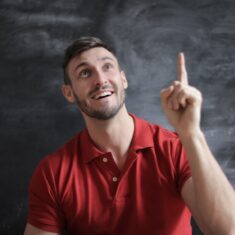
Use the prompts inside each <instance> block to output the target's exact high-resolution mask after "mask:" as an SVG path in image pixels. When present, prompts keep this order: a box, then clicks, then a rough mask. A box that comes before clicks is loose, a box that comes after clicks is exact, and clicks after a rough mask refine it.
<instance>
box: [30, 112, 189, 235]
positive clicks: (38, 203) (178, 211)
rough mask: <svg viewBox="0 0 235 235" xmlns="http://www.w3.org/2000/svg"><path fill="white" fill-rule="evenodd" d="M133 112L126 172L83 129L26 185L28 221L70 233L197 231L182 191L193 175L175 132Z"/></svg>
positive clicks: (170, 234) (179, 234) (176, 234)
mask: <svg viewBox="0 0 235 235" xmlns="http://www.w3.org/2000/svg"><path fill="white" fill-rule="evenodd" d="M132 117H133V119H134V123H135V131H134V136H133V140H132V143H131V146H130V149H129V154H128V157H127V160H126V163H125V166H124V169H123V170H122V171H120V170H119V169H118V167H117V166H116V164H115V162H114V160H113V158H112V154H111V153H109V152H102V151H100V150H99V149H97V148H96V147H95V146H94V144H93V143H92V141H91V139H90V137H89V135H88V132H87V130H86V129H85V130H83V131H82V132H80V133H79V134H78V135H77V136H76V137H75V138H73V139H72V140H70V141H69V142H68V143H67V144H65V145H64V146H63V147H62V148H60V149H59V150H58V151H56V152H55V153H53V154H50V155H49V156H47V157H46V158H44V159H43V160H42V161H41V162H40V164H39V165H38V167H37V169H36V171H35V173H34V175H33V177H32V180H31V184H30V189H29V216H28V222H29V223H30V224H32V225H34V226H36V227H37V228H39V229H42V230H45V231H49V232H61V231H62V230H63V229H66V230H67V231H68V232H69V234H71V235H76V234H79V235H95V234H97V235H98V234H99V235H127V234H128V235H130V234H135V235H142V234H147V235H189V234H191V233H192V232H191V226H190V213H189V210H188V209H187V207H186V206H185V204H184V202H183V200H182V198H181V195H180V192H181V188H182V186H183V184H184V182H185V181H186V180H187V179H188V178H189V177H190V176H191V173H190V169H189V165H188V162H187V157H186V155H185V151H184V149H183V148H182V145H181V143H180V141H179V139H178V137H177V135H176V134H174V133H172V132H169V131H167V130H165V129H163V128H161V127H159V126H156V125H152V124H150V123H148V122H146V121H144V120H142V119H139V118H137V117H135V116H132Z"/></svg>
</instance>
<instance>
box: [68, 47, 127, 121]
mask: <svg viewBox="0 0 235 235" xmlns="http://www.w3.org/2000/svg"><path fill="white" fill-rule="evenodd" d="M67 72H68V75H69V77H70V80H71V85H67V86H69V89H71V94H72V96H73V99H72V102H76V103H77V104H78V106H79V108H80V110H81V111H82V113H83V114H84V115H87V116H89V117H92V118H96V119H101V120H107V119H110V118H112V117H113V116H115V115H116V114H117V113H118V111H119V110H120V109H121V108H122V107H123V105H124V101H125V89H126V88H127V80H126V78H125V74H124V72H123V71H120V68H119V65H118V62H117V59H116V57H115V56H114V55H113V54H112V53H110V52H109V51H108V50H106V49H105V48H102V47H96V48H92V49H89V50H87V51H85V52H83V53H82V54H80V55H79V56H78V57H75V58H73V59H72V60H71V61H70V62H69V64H68V66H67ZM70 102H71V100H70Z"/></svg>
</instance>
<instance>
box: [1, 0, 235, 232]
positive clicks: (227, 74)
mask: <svg viewBox="0 0 235 235" xmlns="http://www.w3.org/2000/svg"><path fill="white" fill-rule="evenodd" d="M82 35H93V36H100V37H102V38H103V39H105V40H107V41H110V42H111V43H113V44H114V46H115V47H116V49H117V51H118V55H119V58H120V61H121V64H122V66H123V67H124V69H125V71H126V74H127V77H128V80H129V88H128V96H127V105H128V108H129V111H131V112H133V113H135V114H137V115H139V116H141V117H143V118H145V119H147V120H149V121H152V122H155V123H159V124H161V125H164V126H166V127H168V128H170V126H169V125H168V123H167V122H166V120H165V117H164V115H163V113H162V111H161V109H160V105H159V91H160V89H161V88H162V87H164V86H166V85H168V84H169V83H170V82H171V81H173V80H174V79H176V78H177V72H176V63H177V61H176V60H177V53H178V52H179V51H184V52H185V56H186V60H187V68H188V73H189V79H190V83H191V84H192V85H194V86H196V87H197V88H199V89H200V90H201V91H202V93H203V96H204V103H203V110H202V128H203V130H204V132H205V134H206V137H207V139H208V142H209V144H210V146H211V149H212V151H213V153H214V154H215V156H216V158H217V159H218V161H219V163H220V165H221V166H222V168H223V169H224V171H225V173H226V174H227V175H228V178H229V180H230V181H231V182H232V184H233V185H234V186H235V144H234V143H235V1H234V0H221V1H220V0H198V1H193V0H180V1H176V0H175V1H173V0H171V1H170V0H158V1H157V0H145V1H141V0H119V1H115V0H113V1H108V0H96V1H74V0H54V1H53V0H52V1H46V0H37V1H33V0H1V2H0V52H1V56H0V76H1V85H0V140H1V144H0V185H1V190H0V202H1V210H0V234H4V235H10V234H11V235H13V234H14V235H16V234H22V233H23V228H24V226H25V222H26V210H27V187H28V182H29V180H30V177H31V174H32V172H33V170H34V168H35V166H36V165H37V163H38V162H39V160H40V159H41V158H42V157H43V156H44V155H45V154H47V153H49V152H51V151H53V150H55V149H56V148H57V147H59V146H60V145H62V143H64V142H65V141H66V140H67V139H69V138H70V137H71V136H73V135H74V134H75V133H76V132H78V131H79V130H80V129H81V128H82V127H83V126H84V124H83V121H82V118H81V115H80V114H79V113H78V111H77V108H76V107H72V106H70V105H69V104H67V103H66V102H65V100H64V98H63V97H62V95H61V93H60V85H61V84H62V79H63V78H62V70H61V69H60V65H61V61H62V57H63V50H64V48H65V47H66V46H67V45H68V44H69V43H70V42H71V41H72V40H73V39H75V38H77V37H79V36H82ZM194 234H199V232H198V231H196V229H195V232H194Z"/></svg>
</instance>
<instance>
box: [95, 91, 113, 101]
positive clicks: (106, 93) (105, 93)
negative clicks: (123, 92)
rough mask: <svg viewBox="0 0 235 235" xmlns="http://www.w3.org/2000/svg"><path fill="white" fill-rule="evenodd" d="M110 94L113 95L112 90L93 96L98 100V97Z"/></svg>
mask: <svg viewBox="0 0 235 235" xmlns="http://www.w3.org/2000/svg"><path fill="white" fill-rule="evenodd" d="M110 95H112V92H111V91H104V92H101V93H99V94H98V95H96V96H94V97H93V98H94V99H95V100H98V99H100V98H102V97H104V96H110Z"/></svg>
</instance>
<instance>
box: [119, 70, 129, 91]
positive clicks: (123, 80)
mask: <svg viewBox="0 0 235 235" xmlns="http://www.w3.org/2000/svg"><path fill="white" fill-rule="evenodd" d="M121 78H122V82H123V87H124V88H125V89H127V87H128V81H127V79H126V74H125V72H124V71H123V70H122V71H121Z"/></svg>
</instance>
